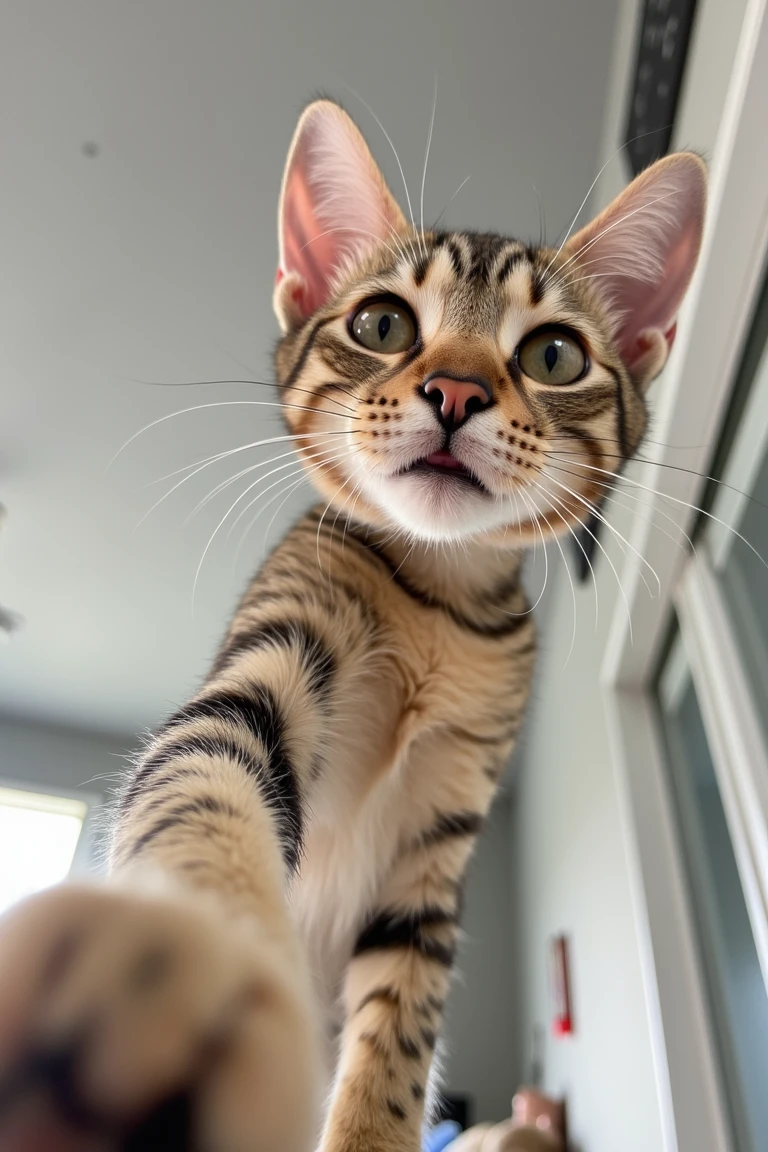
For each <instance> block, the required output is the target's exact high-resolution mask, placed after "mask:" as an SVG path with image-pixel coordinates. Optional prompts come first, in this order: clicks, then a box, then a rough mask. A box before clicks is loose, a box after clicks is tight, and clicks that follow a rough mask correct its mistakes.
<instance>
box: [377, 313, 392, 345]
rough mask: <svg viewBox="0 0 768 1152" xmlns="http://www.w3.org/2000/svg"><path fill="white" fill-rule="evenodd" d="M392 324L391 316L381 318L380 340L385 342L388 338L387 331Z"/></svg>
mask: <svg viewBox="0 0 768 1152" xmlns="http://www.w3.org/2000/svg"><path fill="white" fill-rule="evenodd" d="M391 326H392V321H391V320H390V318H389V316H382V318H381V320H379V340H381V342H382V343H383V342H384V341H385V340H386V338H387V333H388V332H389V329H390V328H391Z"/></svg>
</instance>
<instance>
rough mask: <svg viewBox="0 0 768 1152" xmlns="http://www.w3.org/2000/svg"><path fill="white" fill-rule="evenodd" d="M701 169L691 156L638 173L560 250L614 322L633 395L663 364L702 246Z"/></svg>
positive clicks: (672, 158) (677, 157)
mask: <svg viewBox="0 0 768 1152" xmlns="http://www.w3.org/2000/svg"><path fill="white" fill-rule="evenodd" d="M706 195H707V170H706V167H705V165H704V163H703V161H702V160H700V159H699V157H698V156H696V155H694V154H693V153H692V152H680V153H676V154H674V155H672V156H666V157H665V158H664V159H663V160H659V161H657V162H656V163H655V164H653V165H652V166H651V167H650V168H647V169H646V171H645V172H642V173H641V174H640V175H639V176H638V177H637V179H635V180H634V181H633V182H632V183H631V184H630V185H629V187H628V188H626V189H625V190H624V191H623V192H622V193H621V195H619V196H617V198H616V199H615V200H614V201H613V203H612V204H610V205H609V206H608V207H607V208H606V209H605V211H603V212H601V213H600V215H599V216H598V217H597V218H596V219H595V220H593V221H592V222H591V223H590V224H587V226H586V227H585V228H582V230H581V231H580V232H579V233H577V235H575V236H574V237H573V238H572V239H571V240H570V241H569V242H568V244H567V246H566V247H565V248H564V249H563V253H564V255H566V258H568V259H571V260H572V266H575V267H576V268H577V269H578V271H579V275H582V276H584V277H585V278H587V277H591V276H593V275H594V280H592V281H591V283H592V285H593V286H594V288H595V290H596V291H597V292H598V293H599V294H600V295H602V296H603V298H604V300H605V302H606V304H607V306H608V307H609V309H610V311H611V312H612V313H613V315H614V317H615V334H616V339H617V342H618V345H619V349H620V351H621V355H622V358H623V360H624V363H625V364H626V366H627V368H628V370H629V372H630V375H631V376H632V378H633V380H634V381H635V383H636V384H637V385H638V387H640V388H646V387H647V385H648V384H649V383H650V382H651V380H653V379H654V377H656V376H657V375H658V374H659V372H660V371H661V369H662V368H663V367H664V364H665V363H666V360H667V357H668V355H669V350H670V348H671V347H672V341H673V340H674V337H675V331H676V320H677V313H678V310H679V308H680V305H681V304H682V301H683V297H684V296H685V293H686V290H687V288H688V285H689V283H690V280H691V277H692V275H693V271H694V268H695V267H696V261H697V259H698V256H699V249H700V247H701V236H702V229H703V226H704V213H705V209H706Z"/></svg>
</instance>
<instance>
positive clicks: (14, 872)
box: [0, 788, 88, 913]
mask: <svg viewBox="0 0 768 1152" xmlns="http://www.w3.org/2000/svg"><path fill="white" fill-rule="evenodd" d="M87 810H88V806H87V804H86V803H85V802H84V801H82V800H68V799H66V798H64V797H62V796H46V795H44V794H42V793H38V792H22V791H18V790H17V789H14V788H0V913H2V912H4V911H5V910H6V908H8V907H10V905H11V904H14V903H15V902H16V901H17V900H20V899H21V898H22V897H23V896H29V895H30V894H31V893H33V892H38V891H39V890H40V889H41V888H47V887H48V886H49V885H51V884H56V883H58V881H60V880H63V879H64V878H65V877H66V876H67V874H68V873H69V870H70V868H71V867H72V862H73V860H74V858H75V851H76V849H77V844H78V841H79V839H80V833H81V831H82V828H83V822H84V820H85V816H86V813H87Z"/></svg>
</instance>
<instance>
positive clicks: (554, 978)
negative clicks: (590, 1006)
mask: <svg viewBox="0 0 768 1152" xmlns="http://www.w3.org/2000/svg"><path fill="white" fill-rule="evenodd" d="M549 965H550V982H551V987H552V1004H553V1017H552V1032H553V1034H554V1035H555V1036H571V1035H572V1034H573V1012H572V1008H571V982H570V973H569V969H568V940H567V938H566V937H565V936H554V937H553V938H552V940H551V941H550V952H549Z"/></svg>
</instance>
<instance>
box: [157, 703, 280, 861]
mask: <svg viewBox="0 0 768 1152" xmlns="http://www.w3.org/2000/svg"><path fill="white" fill-rule="evenodd" d="M203 718H206V719H217V720H232V721H235V722H237V723H240V724H242V725H243V726H244V727H246V728H247V729H248V731H249V732H250V733H251V735H252V736H253V738H254V740H256V741H258V742H259V743H260V744H261V745H262V746H263V748H264V749H265V751H266V753H267V763H266V764H259V765H258V770H257V771H256V772H255V773H254V771H253V768H251V767H249V768H248V771H249V772H251V773H252V774H254V775H256V777H257V779H258V784H259V789H260V791H261V793H262V796H263V798H264V801H265V803H266V804H267V806H268V807H269V808H270V809H271V810H272V812H273V814H274V815H275V817H276V819H277V823H278V827H279V829H280V840H281V847H282V849H283V855H284V857H285V861H286V863H287V865H288V867H289V868H290V869H291V870H292V871H293V869H295V868H296V867H297V865H298V862H299V858H300V856H301V842H302V834H303V813H302V804H301V796H300V794H299V786H298V781H297V779H296V773H295V770H294V767H293V764H292V763H291V761H290V758H289V756H288V752H287V749H286V744H285V729H286V724H285V719H284V717H283V714H282V711H281V709H280V708H279V707H278V704H277V702H276V700H275V698H274V696H273V695H272V693H271V691H270V690H269V689H268V688H267V687H266V686H265V685H263V684H251V685H250V686H249V692H248V694H247V695H246V694H245V693H240V692H230V691H228V690H226V689H221V690H219V691H218V692H213V693H210V694H208V695H206V696H205V697H203V699H201V700H195V701H192V703H190V704H187V705H185V706H184V708H182V709H181V710H180V711H179V712H177V713H176V715H175V716H173V717H171V720H170V721H169V724H171V725H174V726H177V725H179V724H185V723H188V722H191V721H195V720H200V719H203ZM217 744H218V741H217Z"/></svg>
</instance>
